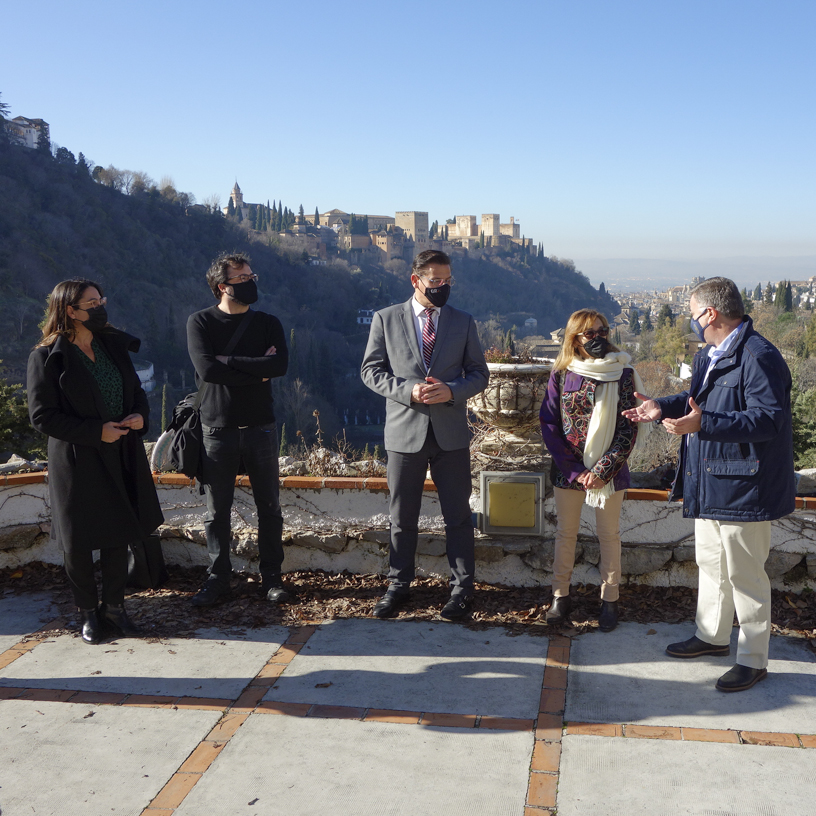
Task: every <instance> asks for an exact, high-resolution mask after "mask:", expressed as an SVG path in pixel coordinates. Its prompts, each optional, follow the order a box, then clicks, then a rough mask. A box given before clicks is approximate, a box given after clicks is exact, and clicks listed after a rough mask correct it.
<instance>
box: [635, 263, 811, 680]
mask: <svg viewBox="0 0 816 816" xmlns="http://www.w3.org/2000/svg"><path fill="white" fill-rule="evenodd" d="M689 306H690V308H691V318H692V319H691V327H692V330H693V331H694V332H695V334H697V336H698V337H699V338H700V340H701V341H702V342H704V343H708V345H707V346H706V347H705V348H703V349H702V350H701V351H699V352H698V353H697V355H696V356H695V358H694V364H693V370H692V376H691V386H690V388H689V390H688V391H684V392H683V393H681V394H675V395H674V396H671V397H664V398H662V399H656V400H652V399H649V398H648V397H644V396H643V395H641V394H637V395H636V396H638V397H639V398H641V399H644V400H645V402H643V403H642V404H641V405H639V406H638V407H637V408H633V409H631V410H629V411H624V415H625V416H627V417H628V418H629V419H632V420H634V421H639V422H649V421H653V420H658V421H662V423H663V427H664V428H665V429H666V430H667V431H668V432H669V433H671V434H677V435H682V436H684V437H685V439H684V440H683V442H682V444H681V447H680V462H679V464H678V467H677V477H676V479H675V483H674V486H673V488H672V495H671V497H670V498H672V499H674V498H680V497H682V499H683V516H684V517H686V518H694V519H695V528H694V533H695V551H696V558H697V566H698V567H699V591H698V596H697V631H696V633H695V635H694V637H692V638H690V639H689V640H686V641H683V642H681V643H673V644H671V645H670V646H668V648H667V649H666V653H667V654H668V655H670V656H671V657H681V658H692V657H700V656H701V655H723V656H725V655H728V654H729V653H730V647H729V642H730V639H731V627H732V624H733V620H734V612H735V611H736V613H737V619H738V620H739V624H740V633H739V639H738V642H737V662H736V665H735V666H734V667H733V668H732V669H730V670H729V671H728V672H726V673H725V674H724V675H723V676H722V677H721V678H720V679H719V680H718V681H717V686H716V687H717V688H718V689H719V690H720V691H744V690H746V689H749V688H751V687H752V686H753V685H755V684H756V683H757V682H759V681H760V680H762V679H764V678H765V677H766V676H767V674H768V671H767V668H766V667H767V665H768V642H769V640H770V634H771V586H770V581H769V579H768V575H767V573H766V572H765V561H766V560H767V558H768V552H769V550H770V544H771V521H773V520H774V519H778V518H781V517H782V516H785V515H787V514H788V513H790V512H792V511H793V509H794V503H795V494H796V489H795V485H794V476H793V435H792V429H791V398H790V394H791V375H790V371H789V370H788V366H787V364H786V363H785V360H784V359H783V357H782V355H781V354H780V353H779V351H778V350H777V349H776V347H775V346H773V345H772V344H771V343H769V342H768V341H767V340H766V339H765V338H764V337H762V335H760V334H758V333H757V332H756V331H754V328H753V323H752V321H751V318H750V317H747V316H746V315H745V309H744V307H743V303H742V298H741V297H740V293H739V290H738V289H737V287H736V285H735V284H734V282H733V281H731V280H729V279H728V278H709V279H708V280H705V281H703V282H702V283H700V284H698V285H697V286H696V287H695V288H694V289H693V290H692V292H691V299H690V302H689Z"/></svg>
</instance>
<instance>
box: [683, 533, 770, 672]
mask: <svg viewBox="0 0 816 816" xmlns="http://www.w3.org/2000/svg"><path fill="white" fill-rule="evenodd" d="M694 544H695V550H696V554H697V566H698V567H699V568H700V570H699V579H698V580H699V592H698V595H697V637H698V638H700V640H704V641H705V642H706V643H713V644H714V645H715V646H725V645H727V644H728V643H729V642H730V640H731V629H732V626H733V624H734V611H735V610H736V613H737V620H738V621H739V624H740V632H739V638H738V640H737V663H739V664H740V666H748V667H750V668H752V669H764V668H765V667H766V666H767V665H768V642H769V640H770V638H771V582H770V579H769V578H768V574H767V573H766V572H765V561H766V560H767V558H768V553H769V551H770V548H771V522H770V521H746V522H743V523H741V524H726V523H725V522H722V521H713V520H711V519H697V520H696V521H695V523H694Z"/></svg>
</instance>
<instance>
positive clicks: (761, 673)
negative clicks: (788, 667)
mask: <svg viewBox="0 0 816 816" xmlns="http://www.w3.org/2000/svg"><path fill="white" fill-rule="evenodd" d="M767 676H768V670H767V669H752V668H751V667H750V666H740V664H739V663H737V664H736V665H735V666H734V668H733V669H729V670H728V671H727V672H726V673H725V674H724V675H723V676H722V677H721V678H720V679H719V680H718V681H717V685H716V686H715V688H716V689H717V691H747V690H748V689H749V688H751V686H755V685H756V684H757V683H758V682H759V681H760V680H764V679H765V678H766V677H767Z"/></svg>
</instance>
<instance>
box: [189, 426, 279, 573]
mask: <svg viewBox="0 0 816 816" xmlns="http://www.w3.org/2000/svg"><path fill="white" fill-rule="evenodd" d="M203 453H204V474H203V476H202V483H203V485H204V493H205V495H206V497H207V515H206V516H205V517H204V530H205V531H206V534H207V551H208V552H209V555H210V568H209V573H210V579H211V580H213V581H218V582H219V583H222V584H223V583H227V582H228V581H229V579H230V576H231V575H232V564H231V562H230V542H231V541H232V526H231V519H230V515H231V512H232V502H233V499H234V497H235V478H236V476H237V475H238V468H239V466H240V463H241V461H243V463H244V466H245V467H246V472H247V475H248V476H249V483H250V485H251V486H252V497H253V499H254V500H255V508H256V510H257V513H258V553H259V555H260V572H261V578H262V579H263V581H264V583H269V582H270V581H275V580H278V579H279V578H280V574H281V567H282V565H283V514H282V513H281V506H280V499H279V497H278V489H279V485H278V430H277V426H276V425H275V423H274V422H271V423H270V424H269V425H256V426H253V427H250V428H210V427H208V426H207V425H205V426H204V451H203Z"/></svg>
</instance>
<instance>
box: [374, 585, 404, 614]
mask: <svg viewBox="0 0 816 816" xmlns="http://www.w3.org/2000/svg"><path fill="white" fill-rule="evenodd" d="M410 597H411V596H410V595H409V594H408V593H407V592H391V590H389V591H388V592H386V593H385V595H383V596H382V598H380V600H379V601H377V603H375V604H374V611H373V613H372V614H373V615H374V617H375V618H392V617H393V616H394V615H396V613H397V610H398V609H399V608H400V607H401V606H403V605H404V604H405V603H407V602H408V598H410Z"/></svg>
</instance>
